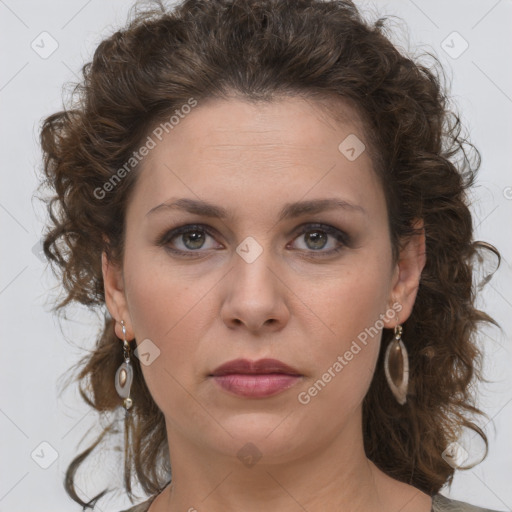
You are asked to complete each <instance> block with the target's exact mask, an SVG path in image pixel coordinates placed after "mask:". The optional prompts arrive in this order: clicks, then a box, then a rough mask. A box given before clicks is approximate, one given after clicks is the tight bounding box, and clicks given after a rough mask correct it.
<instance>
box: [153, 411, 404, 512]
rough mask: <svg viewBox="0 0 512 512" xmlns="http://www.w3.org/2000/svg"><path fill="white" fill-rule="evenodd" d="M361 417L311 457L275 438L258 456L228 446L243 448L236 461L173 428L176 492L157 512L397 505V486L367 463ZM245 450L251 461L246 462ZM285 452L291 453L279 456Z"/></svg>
mask: <svg viewBox="0 0 512 512" xmlns="http://www.w3.org/2000/svg"><path fill="white" fill-rule="evenodd" d="M356 417H357V421H352V422H351V423H347V424H346V425H345V426H344V427H343V429H342V430H341V431H339V432H337V433H333V434H332V436H331V437H330V438H326V437H324V438H323V439H316V440H314V442H313V443H311V446H309V448H308V450H305V449H303V448H300V447H298V446H295V447H294V446H290V440H289V439H286V438H279V436H278V434H277V432H274V433H273V434H272V435H267V436H266V437H265V438H263V439H261V440H258V441H255V442H254V443H253V444H254V446H256V447H257V448H253V447H251V445H246V442H247V441H242V440H237V441H235V442H234V440H233V438H230V439H227V440H226V441H227V443H228V444H229V443H230V444H231V446H232V447H233V446H236V447H237V448H235V449H233V454H231V455H229V454H226V453H219V451H214V450H212V449H211V447H205V446H204V445H198V444H194V443H193V442H191V441H190V439H189V438H187V437H186V436H183V435H180V433H179V432H178V431H176V430H173V429H171V428H169V427H168V429H167V430H168V439H169V447H170V460H171V467H172V485H171V486H170V487H168V488H166V489H165V490H164V491H163V492H162V494H161V495H160V496H158V498H157V499H156V500H155V502H154V503H153V505H152V507H151V512H175V511H177V510H186V511H190V512H194V510H204V509H207V510H208V511H210V512H221V511H225V510H244V511H246V512H259V511H261V510H279V511H280V512H296V511H297V510H300V509H301V508H302V509H303V510H339V511H351V512H359V511H361V512H362V511H364V512H374V511H375V512H377V511H382V510H383V504H384V503H385V502H387V503H388V504H389V503H390V499H389V497H390V495H389V482H390V481H391V482H395V481H394V480H392V479H389V477H387V476H383V475H384V474H383V473H382V472H381V471H380V470H378V468H377V467H376V466H375V465H374V464H373V463H372V462H370V461H369V460H368V459H367V457H366V455H365V453H364V447H363V439H362V427H361V414H358V415H356ZM219 430H220V429H219ZM276 430H277V429H276ZM224 434H226V437H228V438H229V436H228V435H227V433H226V432H224ZM273 437H274V439H272V438H273ZM283 443H284V444H283ZM280 444H281V446H280ZM244 445H246V448H245V450H246V454H247V455H248V458H244V457H241V458H239V457H238V456H237V452H238V450H239V449H240V447H242V446H244ZM219 446H224V445H223V444H222V442H220V443H219ZM226 446H227V444H226ZM283 446H288V450H287V451H286V452H285V451H283V452H282V453H281V454H279V453H276V452H277V450H278V449H279V448H281V449H282V447H283ZM294 448H295V452H294V451H293V449H294ZM256 450H257V451H256ZM257 453H258V454H261V455H262V457H261V458H260V459H259V460H257V462H255V463H254V464H253V465H252V463H253V462H254V458H253V459H252V460H251V456H254V455H256V454H257ZM256 458H257V457H256ZM244 462H245V463H244ZM386 485H387V487H386Z"/></svg>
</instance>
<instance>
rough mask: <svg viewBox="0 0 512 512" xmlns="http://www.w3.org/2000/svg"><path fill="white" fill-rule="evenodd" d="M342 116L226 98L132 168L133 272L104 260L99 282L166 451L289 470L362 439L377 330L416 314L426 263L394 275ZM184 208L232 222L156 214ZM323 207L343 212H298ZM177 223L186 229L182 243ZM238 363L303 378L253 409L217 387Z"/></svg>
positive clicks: (406, 265)
mask: <svg viewBox="0 0 512 512" xmlns="http://www.w3.org/2000/svg"><path fill="white" fill-rule="evenodd" d="M345 113H346V114H347V116H346V117H347V121H346V122H345V123H344V124H340V123H335V122H334V121H332V120H331V119H330V118H329V117H328V116H327V115H326V114H325V110H322V109H321V108H320V107H319V106H318V105H317V104H315V103H314V102H312V103H310V102H306V101H304V100H301V99H285V100H279V101H276V102H273V103H259V104H257V105H254V104H250V103H246V102H244V101H242V100H235V99H231V100H229V101H221V100H215V101H210V102H207V103H205V104H201V103H200V104H199V105H198V106H197V107H195V108H193V109H192V111H191V112H190V113H189V114H188V115H186V116H183V117H182V118H180V121H179V123H178V124H176V125H174V127H173V129H172V130H169V133H166V132H165V131H164V132H163V137H162V136H161V139H162V140H161V141H160V140H158V138H157V137H155V136H154V134H153V135H152V138H153V140H154V142H155V143H156V146H155V147H154V148H153V149H151V150H150V151H149V154H148V155H147V156H146V157H145V158H144V160H143V168H142V169H141V170H140V171H134V172H141V174H140V176H139V177H138V182H137V185H136V188H135V190H134V194H133V196H132V200H131V202H130V204H129V207H128V210H127V218H126V221H127V231H126V249H125V258H124V262H123V267H124V268H123V271H122V274H121V273H120V272H119V269H116V268H113V267H112V266H111V265H108V264H107V262H106V259H105V258H104V259H103V269H104V277H105V288H106V295H107V298H106V300H107V305H108V307H109V310H110V312H111V313H112V316H113V317H114V318H116V319H117V320H118V321H120V320H122V319H123V320H125V323H126V325H127V338H128V339H133V337H135V338H136V340H137V344H138V346H139V350H140V354H139V356H140V358H141V362H142V370H143V374H144V378H145V380H146V382H147V385H148V387H149V390H150V392H151V394H152V396H153V398H154V400H155V402H156V403H157V405H158V406H159V408H160V409H161V410H162V412H163V414H164V415H165V418H166V426H167V431H168V436H169V444H170V446H171V447H172V446H173V443H174V442H176V443H177V442H178V441H181V443H189V445H190V446H192V445H194V446H196V447H201V449H202V450H203V453H207V452H205V451H204V449H206V450H210V451H211V453H212V452H215V453H217V454H219V453H223V454H226V455H232V456H233V455H236V454H237V452H238V450H239V449H240V448H242V447H243V446H244V445H246V443H252V444H253V445H255V446H256V447H257V449H258V450H259V452H260V453H261V454H262V455H265V456H266V458H267V459H266V460H270V459H272V458H276V459H277V458H278V459H279V460H285V459H287V458H290V459H291V458H292V457H298V456H302V455H304V454H306V453H307V452H308V451H312V450H317V449H318V448H319V447H320V445H322V444H324V443H327V444H328V443H332V442H333V441H335V440H336V439H337V437H338V436H339V434H340V433H341V432H343V431H345V432H346V431H347V430H346V429H347V428H348V429H349V431H351V432H353V433H355V432H358V431H359V430H360V423H359V422H360V409H361V403H362V400H363V398H364V396H365V394H366V393H367V390H368V388H369V386H370V382H371V380H372V376H373V373H374V369H375V364H376V360H377V356H378V352H379V345H380V338H381V333H382V328H383V327H387V328H392V327H393V326H395V325H396V324H397V323H398V321H400V322H403V321H404V320H405V319H406V318H407V317H408V316H409V314H410V311H411V308H412V305H413V302H414V298H415V293H416V288H417V283H418V279H419V274H420V272H421V268H422V266H423V264H422V259H421V255H420V253H421V246H420V245H418V244H416V245H414V246H412V245H411V244H412V242H411V244H409V246H408V249H406V250H404V251H403V252H402V256H401V258H400V261H399V262H397V263H396V264H395V263H394V262H393V260H392V248H391V243H390V234H389V230H388V217H387V211H386V203H385V197H384V193H383V190H382V187H381V185H380V183H379V181H378V178H377V176H376V175H375V173H374V171H373V170H372V163H371V160H370V157H369V155H368V151H365V150H364V147H363V146H362V144H363V143H364V141H365V137H364V134H363V131H362V127H361V125H360V124H359V122H358V120H357V117H356V116H355V114H354V112H353V111H352V110H350V109H349V107H348V106H347V107H346V110H345ZM348 119H351V121H348ZM161 131H162V130H160V132H161ZM160 132H157V133H160ZM154 133H155V132H154ZM150 145H152V144H150ZM180 199H181V200H183V199H186V200H188V202H189V203H188V204H190V205H191V204H192V202H197V203H202V202H205V203H206V202H207V203H209V204H210V205H213V206H214V207H215V208H216V209H218V210H221V209H222V210H223V211H225V214H226V216H225V217H224V218H218V217H216V216H214V215H210V214H208V212H203V213H199V212H197V211H196V212H195V213H194V212H190V211H185V210H184V209H179V208H172V207H171V206H169V207H165V206H159V205H162V204H163V203H166V202H167V203H168V204H169V205H170V204H171V203H172V202H176V201H178V200H180ZM319 200H330V201H331V200H334V201H337V202H338V206H333V207H331V208H329V209H325V210H318V211H316V210H315V211H313V210H310V211H308V210H307V209H305V208H304V209H302V210H301V209H300V208H297V207H295V206H292V205H294V204H295V203H302V202H315V201H319ZM282 212H285V213H287V215H281V214H282ZM181 226H190V231H189V232H188V233H185V234H172V233H171V231H172V230H174V229H176V228H178V227H181ZM162 239H163V240H162ZM161 242H162V243H161ZM116 333H117V335H118V336H119V337H120V338H122V332H121V330H120V326H119V325H116ZM120 347H121V345H120ZM119 350H121V348H120V349H119ZM141 354H142V355H141ZM238 358H243V359H248V360H251V361H254V360H258V359H262V358H272V359H277V360H280V361H282V362H284V363H286V364H287V365H289V366H291V367H294V368H295V369H296V370H297V371H298V373H299V374H300V375H301V376H300V377H296V378H289V379H287V378H282V379H281V380H283V381H285V384H286V385H289V386H290V387H287V388H286V389H281V390H280V391H275V392H274V394H271V395H269V396H262V395H258V394H253V395H250V396H242V395H240V394H237V393H235V392H232V391H229V390H227V389H226V388H224V387H222V386H221V385H220V384H219V383H220V382H221V380H222V379H217V378H214V377H212V376H211V374H212V373H213V372H214V370H215V369H216V368H217V367H218V366H219V365H221V364H223V363H226V362H227V361H231V360H233V359H238ZM267 377H268V376H267ZM281 377H282V376H281ZM244 379H245V380H244ZM249 379H250V378H249ZM258 379H259V380H258ZM277 379H278V378H276V380H277ZM225 380H226V379H224V381H225ZM235 380H236V379H235ZM256 381H258V382H259V384H257V385H255V387H254V388H253V390H255V391H254V393H256V391H257V390H260V391H261V389H262V386H263V384H262V382H263V381H262V380H261V377H256V378H254V377H253V381H251V382H256ZM271 381H272V379H270V378H267V380H266V382H267V384H268V383H269V382H271ZM237 382H238V383H239V384H240V385H242V386H243V385H244V382H245V383H246V384H247V382H248V378H247V377H241V380H238V381H237ZM315 383H316V384H315ZM174 446H176V444H175V445H174ZM247 446H248V445H247ZM246 449H247V448H246ZM251 449H254V448H251Z"/></svg>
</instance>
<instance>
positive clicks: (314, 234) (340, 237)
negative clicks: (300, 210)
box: [298, 224, 350, 256]
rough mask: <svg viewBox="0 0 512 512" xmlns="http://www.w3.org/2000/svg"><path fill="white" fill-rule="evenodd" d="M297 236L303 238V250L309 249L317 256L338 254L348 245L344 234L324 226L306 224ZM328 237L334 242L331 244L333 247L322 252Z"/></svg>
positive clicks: (348, 240)
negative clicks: (316, 253)
mask: <svg viewBox="0 0 512 512" xmlns="http://www.w3.org/2000/svg"><path fill="white" fill-rule="evenodd" d="M304 235H305V236H304ZM298 236H299V237H301V236H304V238H303V240H304V241H305V245H306V248H305V250H308V249H309V250H311V251H313V252H318V253H319V254H318V255H319V256H329V255H331V254H334V253H337V252H340V251H341V250H342V249H343V248H344V247H345V246H348V245H350V244H349V242H350V239H349V237H348V235H347V234H346V233H345V232H343V231H340V230H339V229H337V228H335V227H333V226H329V225H326V224H306V225H304V226H302V227H301V228H300V231H299V233H298ZM329 237H331V238H334V239H335V241H334V242H331V245H332V244H333V243H334V247H332V248H331V249H328V250H322V249H324V248H325V247H326V246H327V245H328V239H329ZM336 242H337V244H336ZM315 256H316V255H315Z"/></svg>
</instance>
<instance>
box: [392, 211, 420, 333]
mask: <svg viewBox="0 0 512 512" xmlns="http://www.w3.org/2000/svg"><path fill="white" fill-rule="evenodd" d="M413 227H414V228H415V229H416V230H417V233H416V234H414V235H413V236H411V238H410V239H409V240H408V241H407V242H406V244H405V246H403V247H402V249H401V250H400V254H399V257H398V262H397V264H396V267H395V272H394V276H393V288H392V291H391V297H392V301H393V302H394V303H399V304H400V306H401V309H397V311H398V312H399V315H397V316H395V318H393V317H392V318H390V319H389V320H387V321H386V322H385V326H386V327H387V328H388V329H392V328H394V327H395V325H397V323H398V322H400V323H403V322H405V321H406V320H407V319H408V318H409V316H410V315H411V312H412V308H413V306H414V302H415V300H416V295H417V293H418V287H419V284H420V278H421V272H422V271H423V268H424V267H425V262H426V249H425V228H424V225H423V220H417V221H415V222H414V223H413ZM393 309H395V308H393ZM397 319H398V322H397Z"/></svg>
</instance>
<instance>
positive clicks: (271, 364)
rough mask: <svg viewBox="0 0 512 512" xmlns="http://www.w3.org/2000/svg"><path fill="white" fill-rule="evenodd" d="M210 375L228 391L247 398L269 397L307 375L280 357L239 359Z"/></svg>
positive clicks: (229, 362)
mask: <svg viewBox="0 0 512 512" xmlns="http://www.w3.org/2000/svg"><path fill="white" fill-rule="evenodd" d="M209 377H212V378H213V380H214V381H215V382H216V384H218V385H219V386H220V387H221V388H222V389H223V390H224V391H227V392H228V393H231V394H234V395H238V396H243V397H246V398H266V397H270V396H273V395H276V394H278V393H281V392H282V391H285V390H286V389H288V388H290V387H292V386H293V385H295V384H297V383H298V382H299V381H300V380H302V377H303V375H301V374H300V372H299V371H298V370H297V369H296V368H293V367H292V366H289V365H287V364H285V363H283V362H282V361H279V360H277V359H259V360H258V361H249V360H247V359H235V360H233V361H228V362H227V363H224V364H222V365H221V366H219V367H218V368H216V369H215V370H214V371H213V372H212V373H211V374H210V375H209Z"/></svg>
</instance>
